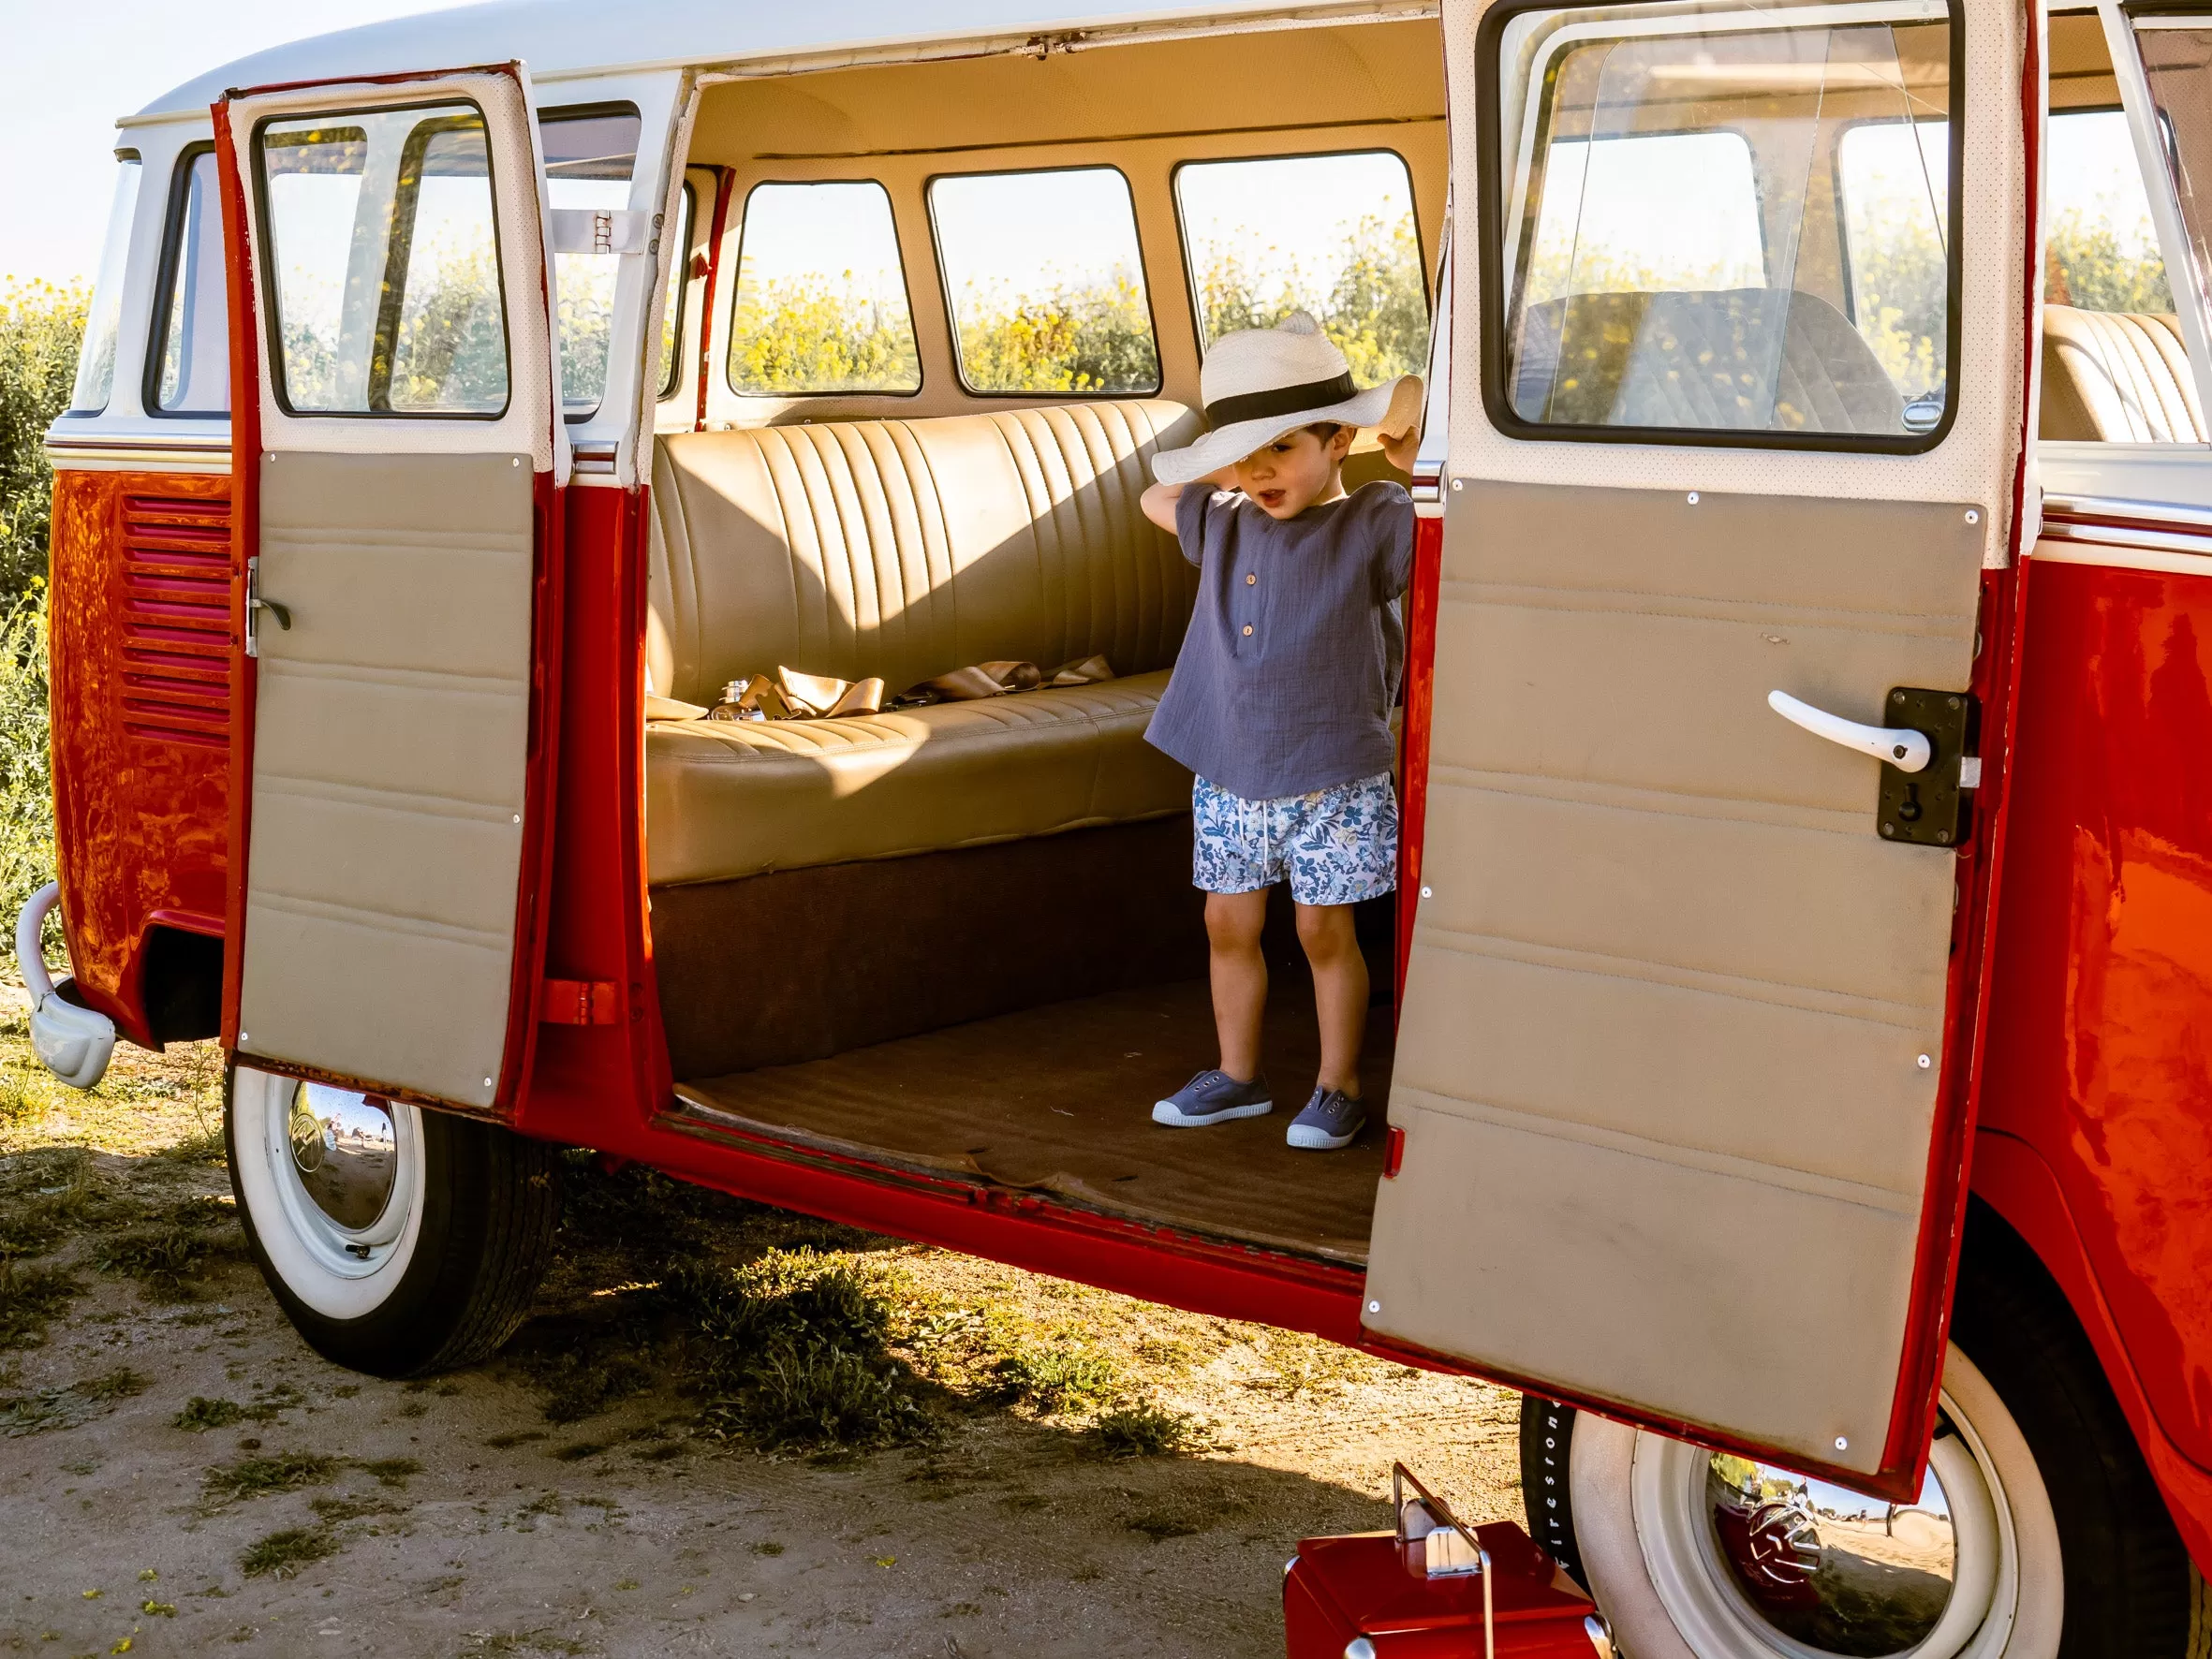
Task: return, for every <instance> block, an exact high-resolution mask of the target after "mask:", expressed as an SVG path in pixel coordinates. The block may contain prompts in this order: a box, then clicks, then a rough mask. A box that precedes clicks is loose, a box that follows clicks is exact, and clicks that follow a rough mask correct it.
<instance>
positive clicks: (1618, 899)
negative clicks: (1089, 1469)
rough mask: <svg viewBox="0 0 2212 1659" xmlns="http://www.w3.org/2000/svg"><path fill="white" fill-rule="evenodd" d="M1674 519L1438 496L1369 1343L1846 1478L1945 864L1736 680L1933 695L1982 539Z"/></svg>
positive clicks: (1853, 712) (1941, 513)
mask: <svg viewBox="0 0 2212 1659" xmlns="http://www.w3.org/2000/svg"><path fill="white" fill-rule="evenodd" d="M1701 496H1702V499H1701V500H1699V502H1698V503H1697V504H1696V505H1691V503H1690V502H1689V501H1688V500H1687V499H1686V496H1685V493H1683V492H1656V491H1654V492H1644V491H1633V492H1631V491H1622V490H1602V489H1584V488H1573V489H1569V488H1553V487H1545V486H1536V485H1511V484H1498V483H1483V482H1479V481H1477V480H1473V479H1469V480H1467V484H1466V486H1465V488H1464V489H1454V490H1453V492H1451V493H1450V494H1449V497H1448V501H1449V510H1450V512H1451V513H1452V514H1453V517H1454V519H1461V520H1464V521H1462V522H1457V523H1454V524H1453V525H1451V526H1450V527H1448V530H1447V534H1446V536H1445V542H1444V546H1445V555H1444V556H1445V565H1444V569H1443V573H1442V583H1441V588H1440V593H1439V603H1438V634H1437V647H1436V680H1435V698H1436V701H1435V710H1436V714H1435V726H1434V732H1433V737H1432V743H1433V750H1432V759H1431V766H1430V772H1429V806H1428V820H1427V833H1426V844H1425V849H1424V852H1423V880H1424V882H1425V883H1426V884H1427V888H1428V890H1427V893H1426V895H1425V896H1424V897H1423V902H1422V904H1421V907H1420V911H1419V916H1418V921H1417V925H1416V928H1415V932H1414V937H1413V942H1412V945H1413V948H1412V960H1411V967H1410V972H1409V975H1408V985H1407V993H1406V1006H1405V1010H1404V1015H1403V1018H1402V1020H1401V1023H1400V1028H1399V1039H1398V1050H1397V1057H1396V1069H1395V1074H1394V1083H1393V1088H1392V1095H1391V1105H1390V1116H1391V1122H1392V1123H1394V1124H1395V1125H1398V1126H1400V1127H1402V1128H1403V1129H1404V1130H1405V1132H1406V1136H1407V1143H1406V1151H1405V1158H1404V1165H1403V1168H1402V1171H1401V1173H1400V1174H1399V1175H1398V1177H1397V1178H1396V1179H1395V1180H1393V1181H1386V1182H1382V1183H1381V1191H1380V1199H1379V1208H1378V1211H1377V1217H1376V1240H1375V1250H1374V1254H1373V1256H1372V1259H1373V1260H1374V1262H1375V1263H1376V1267H1375V1269H1374V1270H1373V1272H1372V1274H1371V1276H1370V1279H1369V1290H1368V1294H1369V1296H1370V1297H1371V1298H1372V1299H1375V1300H1377V1301H1379V1303H1380V1308H1379V1311H1375V1310H1372V1309H1371V1310H1370V1312H1369V1314H1368V1317H1367V1323H1368V1324H1369V1325H1370V1326H1371V1327H1373V1328H1375V1329H1378V1330H1380V1331H1382V1332H1385V1333H1387V1334H1389V1335H1391V1336H1394V1337H1397V1338H1400V1339H1402V1340H1405V1341H1408V1342H1410V1343H1416V1344H1418V1345H1421V1346H1423V1347H1428V1348H1432V1349H1436V1350H1438V1351H1443V1352H1450V1353H1455V1354H1464V1355H1467V1356H1469V1357H1470V1358H1474V1359H1476V1360H1477V1361H1478V1362H1479V1363H1481V1364H1483V1365H1485V1366H1487V1367H1488V1368H1490V1369H1492V1370H1495V1371H1496V1372H1497V1373H1500V1374H1504V1375H1509V1376H1512V1375H1518V1376H1534V1377H1542V1378H1545V1379H1547V1380H1548V1381H1550V1382H1551V1383H1553V1384H1554V1385H1555V1386H1556V1387H1560V1388H1562V1389H1563V1390H1566V1391H1570V1392H1573V1391H1582V1392H1585V1393H1587V1394H1589V1395H1593V1396H1597V1397H1600V1398H1604V1399H1612V1400H1618V1401H1622V1402H1624V1403H1627V1404H1630V1405H1633V1406H1635V1407H1637V1408H1638V1409H1640V1410H1643V1411H1645V1412H1648V1413H1650V1414H1652V1415H1653V1416H1655V1417H1661V1418H1666V1419H1671V1420H1674V1421H1678V1422H1685V1423H1691V1424H1696V1423H1707V1424H1726V1425H1731V1426H1733V1428H1735V1429H1736V1430H1737V1431H1740V1432H1744V1433H1747V1434H1749V1435H1753V1436H1757V1437H1761V1438H1762V1439H1764V1440H1766V1441H1769V1442H1771V1443H1773V1444H1777V1445H1782V1446H1791V1447H1792V1449H1795V1450H1798V1451H1801V1452H1802V1453H1803V1454H1804V1455H1805V1456H1806V1459H1807V1460H1808V1461H1823V1462H1829V1463H1840V1464H1843V1465H1846V1466H1850V1467H1856V1468H1863V1469H1866V1470H1869V1471H1870V1470H1873V1469H1875V1468H1877V1467H1879V1466H1880V1454H1881V1450H1882V1446H1883V1442H1884V1439H1885V1435H1886V1431H1887V1429H1888V1422H1889V1413H1890V1407H1891V1402H1892V1396H1893V1393H1894V1391H1895V1386H1896V1378H1897V1371H1898V1362H1899V1361H1898V1354H1897V1352H1896V1348H1895V1344H1896V1338H1897V1333H1898V1332H1900V1331H1901V1330H1903V1329H1905V1327H1906V1324H1907V1319H1906V1314H1905V1307H1906V1302H1907V1299H1908V1297H1909V1295H1910V1286H1911V1278H1912V1270H1913V1263H1914V1252H1915V1245H1916V1241H1917V1239H1918V1234H1919V1226H1920V1216H1921V1211H1922V1194H1923V1189H1924V1181H1925V1173H1926V1171H1925V1165H1926V1159H1927V1146H1928V1138H1929V1133H1930V1124H1931V1121H1932V1115H1933V1111H1934V1107H1935V1100H1936V1087H1937V1074H1936V1071H1935V1070H1934V1069H1933V1068H1932V1067H1931V1068H1929V1069H1923V1068H1922V1067H1921V1065H1920V1064H1919V1056H1921V1055H1924V1054H1925V1055H1931V1056H1932V1055H1936V1054H1939V1053H1940V1051H1941V1043H1942V1034H1943V1018H1944V996H1945V979H1944V973H1943V969H1942V963H1943V955H1944V951H1943V942H1944V940H1945V939H1946V938H1947V937H1948V932H1949V928H1950V922H1951V916H1952V896H1953V885H1954V878H1955V877H1954V863H1955V859H1954V856H1953V855H1952V854H1950V853H1949V852H1946V851H1941V850H1939V849H1936V848H1920V847H1905V846H1896V845H1892V844H1885V843H1884V842H1883V841H1882V840H1881V839H1880V836H1879V835H1878V834H1877V833H1876V831H1875V825H1874V803H1875V790H1876V784H1877V766H1876V763H1875V762H1874V761H1872V760H1870V759H1867V758H1865V757H1864V756H1854V755H1852V754H1851V753H1849V752H1847V751H1845V750H1843V749H1840V748H1838V747H1836V745H1834V744H1831V743H1826V742H1823V741H1820V740H1819V739H1816V738H1813V737H1811V736H1810V735H1809V734H1807V733H1806V732H1804V731H1801V730H1799V729H1797V728H1796V727H1792V726H1791V725H1789V724H1787V723H1786V722H1784V721H1782V720H1781V719H1779V718H1778V717H1777V716H1776V715H1775V714H1774V713H1773V712H1770V711H1769V709H1768V708H1767V706H1766V694H1767V693H1768V692H1769V691H1770V690H1772V689H1775V688H1777V687H1780V688H1782V689H1785V690H1788V691H1791V692H1792V693H1794V694H1795V695H1797V696H1799V697H1804V698H1806V700H1808V701H1810V702H1813V703H1816V704H1818V705H1820V706H1821V707H1822V708H1826V709H1831V710H1833V711H1835V712H1837V713H1840V714H1843V715H1846V716H1848V717H1850V718H1851V719H1856V720H1865V721H1879V720H1880V717H1881V708H1880V700H1881V697H1882V695H1883V693H1884V692H1885V691H1886V690H1887V689H1888V688H1889V687H1890V686H1892V685H1900V684H1902V685H1926V686H1936V687H1944V686H1958V687H1963V686H1964V685H1966V683H1968V675H1969V669H1970V668H1971V665H1972V661H1973V636H1974V618H1975V609H1976V600H1977V594H1978V582H1979V574H1980V563H1981V558H1980V555H1981V546H1982V532H1981V529H1980V528H1979V525H1978V522H1977V523H1973V524H1969V522H1968V520H1967V513H1966V509H1965V508H1964V507H1960V506H1951V505H1911V504H1891V503H1880V502H1861V503H1846V502H1835V501H1816V500H1786V499H1768V498H1760V497H1752V496H1729V495H1723V494H1717V493H1714V492H1701ZM1870 595H1872V596H1874V597H1873V598H1872V601H1871V602H1870V601H1869V596H1870ZM1877 901H1878V902H1877ZM1808 1055H1809V1056H1813V1057H1814V1058H1813V1060H1812V1061H1811V1062H1810V1063H1809V1064H1808V1063H1807V1062H1806V1056H1808ZM1562 1195H1564V1198H1563V1197H1562ZM1565 1309H1572V1310H1573V1312H1572V1313H1571V1314H1564V1313H1563V1310H1565ZM1469 1333H1479V1337H1478V1342H1479V1345H1470V1341H1469ZM1869 1333H1882V1334H1881V1335H1880V1337H1879V1339H1878V1340H1873V1341H1870V1340H1869ZM1808 1422H1810V1423H1815V1424H1819V1425H1821V1432H1820V1433H1819V1435H1818V1437H1817V1438H1807V1437H1806V1435H1805V1434H1804V1433H1803V1432H1802V1431H1801V1430H1800V1429H1793V1427H1792V1426H1793V1425H1796V1426H1802V1425H1804V1424H1806V1423H1808ZM1839 1437H1840V1439H1841V1440H1842V1441H1843V1442H1844V1443H1845V1448H1844V1449H1839V1447H1838V1445H1837V1441H1838V1438H1839Z"/></svg>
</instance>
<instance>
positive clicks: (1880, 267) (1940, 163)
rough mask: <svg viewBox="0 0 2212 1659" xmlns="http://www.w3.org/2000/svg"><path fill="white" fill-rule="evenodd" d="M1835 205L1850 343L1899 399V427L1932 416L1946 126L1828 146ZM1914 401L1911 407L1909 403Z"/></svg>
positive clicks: (1864, 135)
mask: <svg viewBox="0 0 2212 1659" xmlns="http://www.w3.org/2000/svg"><path fill="white" fill-rule="evenodd" d="M1836 190H1837V193H1838V194H1839V196H1840V197H1841V198H1842V205H1843V249H1844V267H1845V277H1846V282H1845V285H1844V299H1845V301H1847V305H1846V309H1847V310H1848V311H1849V313H1850V315H1851V322H1852V324H1853V325H1854V326H1855V327H1856V328H1857V329H1858V330H1859V335H1860V338H1862V339H1863V340H1865V342H1866V344H1867V345H1871V346H1872V347H1873V348H1874V355H1875V357H1876V358H1878V359H1879V360H1880V362H1881V366H1882V368H1883V369H1885V370H1887V371H1888V373H1889V377H1890V379H1891V381H1892V382H1894V383H1895V386H1896V388H1897V389H1898V390H1899V391H1900V392H1902V393H1903V394H1904V395H1905V400H1906V401H1905V423H1906V424H1907V425H1908V426H1913V427H1916V429H1917V428H1924V427H1928V426H1933V425H1935V423H1936V420H1937V418H1939V416H1940V415H1941V414H1942V393H1943V351H1944V336H1945V335H1946V334H1947V333H1948V331H1949V330H1947V329H1946V328H1945V326H1944V321H1945V317H1946V316H1947V314H1948V308H1949V303H1950V301H1949V296H1948V294H1947V293H1946V288H1947V287H1948V286H1949V283H1950V279H1951V269H1950V262H1949V261H1948V260H1947V259H1946V258H1945V257H1944V254H1943V238H1944V234H1945V231H1946V229H1947V228H1948V226H1949V223H1950V215H1949V212H1948V207H1949V202H1950V199H1951V126H1950V124H1949V123H1948V122H1945V121H1941V120H1931V121H1869V122H1865V123H1863V124H1862V125H1857V126H1853V127H1848V128H1846V129H1845V131H1844V134H1843V136H1842V137H1841V138H1840V139H1837V140H1836ZM1915 400H1918V402H1916V401H1915Z"/></svg>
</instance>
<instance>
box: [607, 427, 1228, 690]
mask: <svg viewBox="0 0 2212 1659" xmlns="http://www.w3.org/2000/svg"><path fill="white" fill-rule="evenodd" d="M1197 431H1198V425H1197V421H1196V419H1195V418H1194V417H1193V416H1192V415H1191V413H1190V411H1189V410H1188V409H1187V408H1185V407H1184V406H1183V405H1182V404H1175V403H1170V402H1166V401H1164V400H1150V401H1143V402H1117V403H1110V404H1109V403H1099V404H1068V405H1064V406H1060V407H1055V408H1043V409H1009V410H1006V411H1004V412H1002V413H995V414H989V415H956V416H948V417H944V418H936V419H928V420H855V421H835V422H822V423H820V424H816V425H804V426H769V427H753V428H747V429H744V430H740V431H735V432H707V433H677V434H674V435H672V436H668V437H664V438H661V439H660V440H658V442H657V444H656V450H655V455H654V462H653V509H654V510H653V525H652V577H651V593H650V602H651V616H650V619H649V623H648V639H647V646H646V665H647V668H648V671H649V672H650V674H651V677H652V685H653V689H654V690H655V691H656V692H657V693H659V694H661V695H663V696H666V697H680V698H682V699H684V700H685V701H686V702H694V703H712V702H713V701H714V700H715V697H716V696H718V695H719V693H720V690H721V687H722V685H723V684H724V683H725V682H727V681H730V680H732V679H735V678H737V677H739V676H741V675H745V674H751V673H759V672H765V671H769V670H773V669H774V668H777V667H779V666H783V667H789V668H795V669H798V670H800V671H801V672H804V673H809V674H834V675H837V676H839V677H840V678H843V679H848V680H851V679H860V678H863V677H864V676H867V675H878V676H880V677H881V678H882V679H883V681H884V682H885V683H886V684H887V685H888V686H890V687H891V688H892V690H894V691H896V690H900V689H903V688H905V687H906V686H908V685H912V684H914V683H917V682H919V681H922V680H925V679H927V678H929V677H930V676H931V675H933V674H940V673H943V672H945V671H946V670H948V669H951V668H961V667H964V666H966V665H967V664H969V663H977V662H987V661H991V660H993V659H996V658H1014V659H1018V660H1026V661H1030V662H1035V663H1038V664H1040V665H1041V666H1043V667H1045V668H1053V667H1054V666H1056V665H1058V664H1061V663H1065V662H1069V661H1072V660H1074V659H1076V658H1079V657H1084V656H1088V655H1091V654H1093V653H1103V654H1104V655H1105V656H1106V657H1107V658H1108V660H1110V661H1111V662H1112V663H1113V667H1114V668H1115V670H1116V671H1117V672H1120V673H1123V674H1139V673H1145V672H1148V671H1150V670H1152V669H1155V668H1166V667H1168V666H1169V665H1171V664H1172V662H1173V661H1174V659H1175V652H1176V650H1177V648H1178V647H1179V646H1180V644H1181V643H1182V639H1183V629H1184V625H1185V624H1186V623H1187V621H1188V620H1189V616H1190V606H1191V600H1192V596H1193V595H1194V594H1195V593H1196V591H1197V573H1196V572H1195V571H1193V570H1192V569H1191V567H1190V566H1189V565H1187V563H1185V561H1184V559H1183V556H1182V554H1181V553H1180V552H1179V551H1177V550H1176V547H1175V540H1174V537H1173V536H1168V535H1166V534H1164V533H1162V532H1161V531H1159V530H1158V529H1156V528H1155V527H1154V526H1153V525H1152V524H1151V523H1150V521H1147V520H1146V519H1145V517H1144V515H1143V512H1142V511H1141V510H1140V509H1139V507H1138V497H1139V496H1141V495H1142V494H1143V492H1144V488H1145V486H1146V485H1147V484H1149V483H1150V482H1151V481H1152V473H1151V456H1152V453H1153V451H1154V450H1156V449H1158V448H1172V447H1174V446H1176V445H1180V444H1184V443H1187V442H1189V441H1190V440H1191V439H1192V438H1193V437H1195V436H1196V435H1197Z"/></svg>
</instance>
